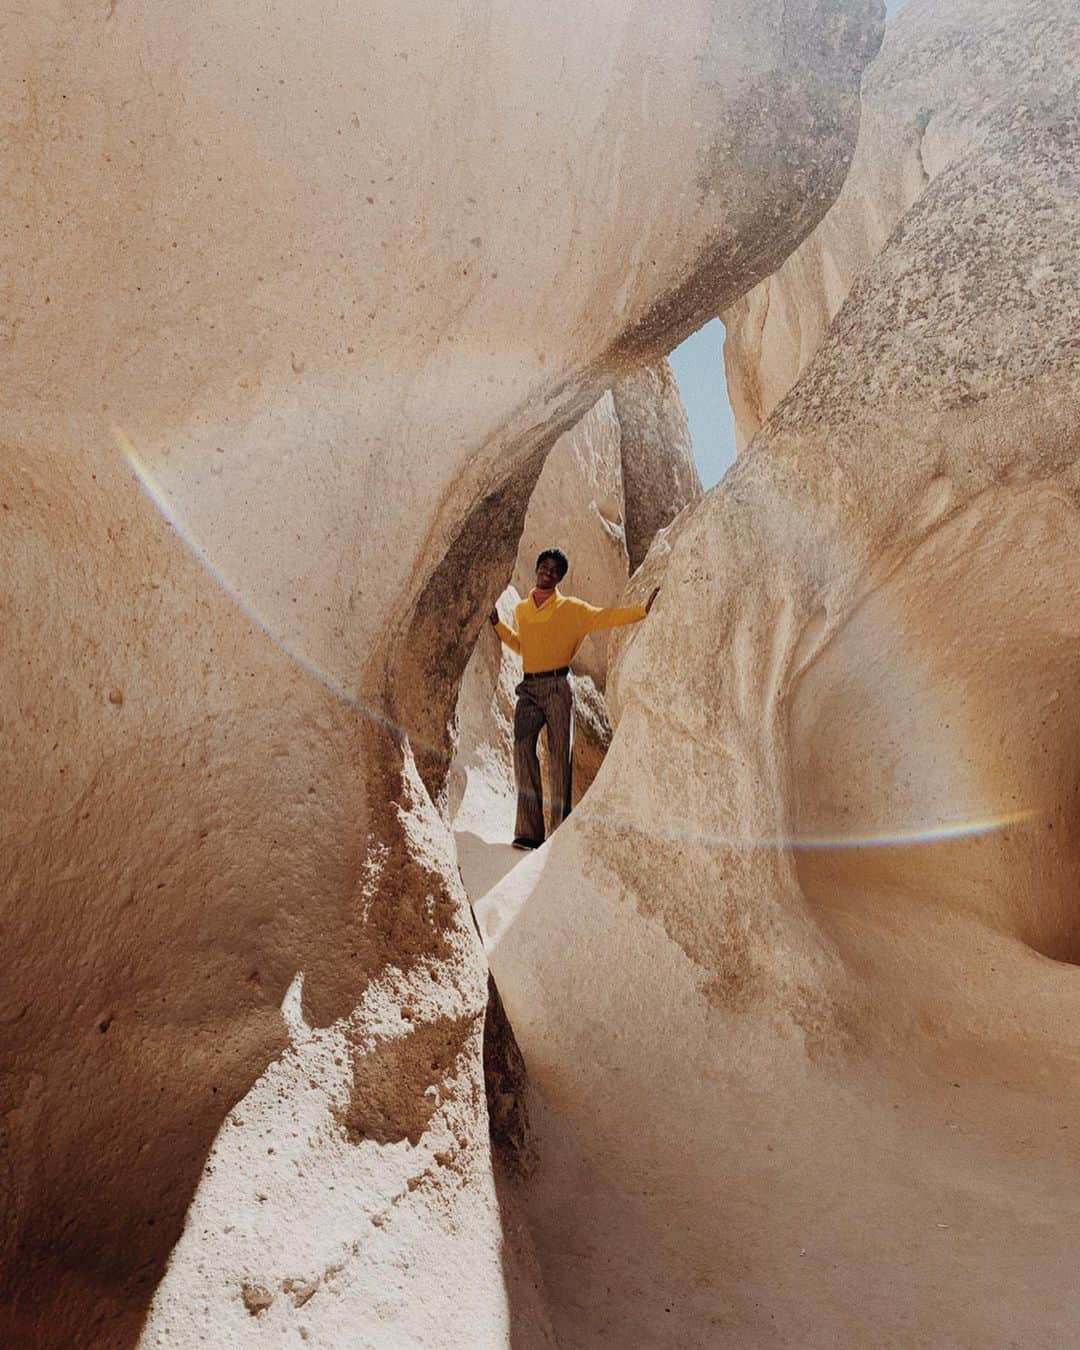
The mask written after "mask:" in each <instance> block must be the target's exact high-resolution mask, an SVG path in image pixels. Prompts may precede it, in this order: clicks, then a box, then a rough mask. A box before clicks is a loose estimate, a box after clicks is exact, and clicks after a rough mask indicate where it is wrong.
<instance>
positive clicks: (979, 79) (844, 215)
mask: <svg viewBox="0 0 1080 1350" xmlns="http://www.w3.org/2000/svg"><path fill="white" fill-rule="evenodd" d="M983 12H984V7H983V6H982V5H980V4H978V3H975V4H974V5H972V4H967V3H963V2H962V3H959V4H957V5H954V6H952V7H951V8H950V9H949V10H946V9H945V8H944V7H942V6H941V5H939V4H936V3H935V0H908V3H906V4H905V5H904V6H903V8H902V9H900V10H899V11H897V12H896V13H895V14H893V15H892V16H891V17H890V19H889V21H888V24H887V25H886V29H885V40H884V42H883V44H882V49H881V52H880V54H879V56H878V58H877V59H876V60H875V61H874V62H873V64H872V65H871V66H870V67H869V68H868V70H867V72H866V75H865V77H864V79H863V115H862V120H861V123H860V127H859V143H858V146H857V147H856V151H855V157H854V159H853V160H852V164H851V171H850V173H849V174H848V177H847V179H846V181H845V183H844V186H843V188H842V190H841V192H840V196H839V197H838V198H837V200H836V203H835V204H834V205H833V206H832V208H831V209H830V210H829V212H828V213H827V214H826V216H825V219H824V220H823V221H822V222H821V224H820V225H819V226H818V227H817V229H815V230H814V231H813V233H812V234H811V235H810V237H809V238H808V239H807V240H806V241H805V242H804V243H803V244H802V245H801V246H800V247H799V248H798V249H797V250H796V251H795V252H794V253H793V254H792V255H791V257H790V258H788V260H787V261H786V262H785V263H784V265H783V266H782V267H781V268H780V269H779V270H778V271H777V272H775V273H774V274H773V275H772V276H770V277H767V278H766V279H765V280H764V281H763V282H761V283H760V284H759V285H757V286H755V287H753V288H752V289H751V290H750V291H748V292H747V293H746V294H745V295H744V296H742V297H741V298H740V299H739V300H737V301H736V302H735V304H733V305H732V306H730V307H729V308H727V309H725V310H723V311H722V312H721V315H720V317H721V319H722V320H723V322H724V325H725V328H726V331H727V336H726V339H725V342H724V366H725V371H726V376H727V387H728V394H729V397H730V399H731V405H732V410H733V412H734V415H735V431H736V441H737V445H738V448H739V450H740V451H742V450H743V449H745V447H746V446H747V444H748V443H749V442H750V440H751V439H752V438H753V436H754V435H755V434H756V432H757V431H758V429H759V428H760V426H761V425H762V423H763V422H764V421H765V419H766V418H767V417H768V415H769V413H770V412H771V411H772V409H773V408H775V407H776V405H777V404H778V403H779V402H780V401H781V400H782V399H783V398H784V396H785V395H786V394H787V393H788V391H789V390H790V389H791V387H792V385H793V384H794V383H795V381H796V379H797V378H798V377H799V375H800V374H801V373H802V372H803V371H804V370H805V369H806V367H807V366H808V365H809V363H810V361H811V359H812V358H813V356H814V353H815V352H816V351H817V349H818V347H819V345H820V344H821V341H822V339H823V337H824V335H825V332H826V330H827V329H828V326H829V324H830V323H831V322H832V319H833V318H834V316H835V315H836V314H837V312H838V311H839V309H840V306H841V305H842V304H843V303H844V300H845V299H846V298H847V295H848V293H849V291H850V290H851V286H852V283H853V282H854V281H855V279H856V277H857V276H858V275H859V273H860V272H861V271H862V270H863V268H864V267H866V266H867V264H868V263H870V262H871V261H872V260H873V259H874V258H875V257H876V256H877V255H878V253H879V252H880V251H881V248H882V246H883V245H884V243H885V241H886V239H888V237H889V235H890V234H891V233H892V231H893V229H894V228H895V226H896V224H897V222H898V221H899V220H900V218H901V216H902V215H903V214H904V212H905V211H907V210H908V208H909V207H910V206H911V205H912V203H913V202H915V201H916V200H917V199H918V198H919V197H920V196H921V195H922V193H923V192H924V191H925V189H926V187H927V186H928V185H929V183H930V182H931V181H932V180H933V179H934V178H935V177H937V175H938V174H940V173H942V172H943V171H944V170H945V169H946V168H948V166H949V165H950V164H952V163H953V162H955V161H956V160H957V159H958V158H959V157H961V156H962V155H963V154H964V153H965V152H966V151H967V150H968V148H969V147H970V146H971V144H972V142H973V141H976V142H977V141H978V140H979V139H980V136H981V130H980V127H981V124H982V122H983V120H984V118H985V116H986V114H987V113H988V112H989V111H990V110H991V109H993V108H994V107H995V105H999V104H1001V103H1002V102H1003V101H1007V100H1008V99H1009V98H1010V97H1011V93H1012V91H1013V89H1014V87H1015V80H1016V75H1017V71H1018V69H1020V68H1021V66H1022V63H1023V61H1024V60H1026V59H1027V58H1028V57H1030V56H1032V54H1033V46H1032V43H1030V42H1029V43H1025V45H1024V48H1023V52H1022V54H1020V53H1017V52H1015V51H1013V49H1012V48H1011V45H1010V44H1009V43H1008V42H1001V43H995V44H989V45H988V44H986V43H985V42H984V41H982V39H981V38H976V37H974V36H972V35H970V33H969V29H970V27H971V20H972V15H974V16H976V19H978V17H979V16H981V15H982V14H983ZM931 27H932V28H933V38H932V39H930V38H929V37H928V33H929V29H930V28H931ZM1049 31H1050V28H1049V27H1048V21H1046V20H1036V21H1035V33H1034V34H1033V37H1034V46H1035V47H1038V44H1039V35H1040V34H1042V35H1043V36H1044V37H1045V35H1046V34H1047V33H1048V32H1049ZM1033 59H1034V61H1035V63H1036V64H1035V65H1034V66H1033V67H1031V68H1030V69H1029V77H1033V78H1035V79H1036V80H1037V76H1036V75H1035V72H1036V71H1037V70H1038V68H1039V63H1040V62H1042V61H1043V59H1044V56H1043V54H1042V53H1041V52H1038V51H1036V52H1035V53H1034V57H1033Z"/></svg>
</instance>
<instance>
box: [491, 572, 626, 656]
mask: <svg viewBox="0 0 1080 1350" xmlns="http://www.w3.org/2000/svg"><path fill="white" fill-rule="evenodd" d="M644 617H645V606H644V605H625V606H623V607H622V608H621V609H618V608H616V609H598V608H597V606H596V605H590V604H589V603H588V602H587V601H585V600H579V599H577V597H576V596H573V595H563V593H562V592H561V591H560V590H559V589H558V587H556V589H555V594H554V595H553V596H552V597H551V598H550V599H549V600H545V601H544V603H543V604H542V605H541V606H540V607H539V609H538V608H537V607H536V605H535V604H534V603H533V598H532V596H531V595H528V596H526V597H525V599H524V600H522V601H521V603H520V604H519V605H518V606H517V608H516V609H515V610H514V623H515V625H516V626H517V632H515V631H514V629H512V628H507V626H506V624H504V623H498V624H496V625H495V631H496V633H498V635H499V637H501V638H502V640H503V642H505V643H506V645H507V646H508V647H510V648H511V649H512V650H513V651H515V652H520V653H521V661H522V665H524V667H525V674H526V675H531V674H532V673H533V672H534V671H537V670H558V669H559V667H560V666H568V665H569V664H570V662H571V661H572V660H573V659H574V653H575V652H576V651H577V649H578V647H580V646H581V642H582V639H583V638H584V637H585V636H586V635H587V634H588V633H593V632H595V631H596V630H597V629H598V628H620V627H622V625H623V624H625V623H639V622H640V621H641V620H642V619H643V618H644Z"/></svg>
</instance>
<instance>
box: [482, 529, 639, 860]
mask: <svg viewBox="0 0 1080 1350" xmlns="http://www.w3.org/2000/svg"><path fill="white" fill-rule="evenodd" d="M569 567H570V563H569V561H568V559H567V557H566V554H565V553H563V552H562V551H561V550H560V549H557V548H546V549H544V551H543V553H541V554H540V556H539V557H538V558H537V560H536V585H535V586H534V587H533V590H532V592H531V593H530V594H529V595H528V596H527V597H526V598H525V599H524V600H522V601H521V603H520V604H519V605H518V607H517V608H516V609H515V611H514V625H515V627H514V628H508V627H507V626H506V624H504V623H502V622H500V620H499V615H498V611H497V610H494V609H493V610H492V611H491V616H490V618H491V624H492V627H493V628H494V629H495V631H496V633H498V635H499V637H500V638H501V639H502V641H503V642H505V643H506V645H507V646H508V647H509V648H510V649H511V650H512V651H515V652H519V653H520V654H521V661H522V665H523V666H524V667H525V677H524V679H523V680H522V681H521V683H520V684H519V685H518V687H517V689H516V691H515V692H516V693H517V707H516V708H515V709H514V781H515V782H516V783H517V791H518V798H517V822H516V824H515V826H514V847H515V848H523V849H527V848H539V847H540V845H541V844H542V843H543V842H544V793H543V787H542V785H541V781H540V761H539V760H538V759H537V757H536V742H537V740H538V738H539V736H540V729H541V727H543V726H545V725H546V726H547V748H548V764H549V768H550V774H549V777H550V780H551V781H550V784H549V786H550V788H551V798H552V801H551V828H552V829H553V830H554V829H555V828H556V827H557V826H558V825H560V824H562V822H563V821H564V820H565V819H566V817H567V816H568V815H569V814H570V759H571V756H572V754H573V749H574V695H573V692H572V690H571V688H570V682H569V680H568V679H567V678H566V677H567V676H568V675H569V673H570V662H571V661H572V660H573V658H574V653H575V652H576V651H577V649H578V647H579V646H580V645H581V641H582V639H583V638H584V637H585V636H586V634H588V633H594V632H596V631H597V629H601V628H619V627H621V626H622V625H623V624H628V623H640V621H641V620H642V619H643V618H644V617H645V615H646V614H648V612H649V610H650V609H651V608H652V603H653V601H654V600H655V599H656V596H657V593H658V591H659V589H660V588H659V587H657V588H656V590H654V591H653V593H652V595H650V596H649V598H648V600H646V601H645V603H644V604H643V605H626V606H625V607H624V608H622V609H598V608H597V607H596V606H595V605H590V604H588V603H586V601H584V600H578V599H577V598H576V597H575V596H572V595H563V593H562V592H561V591H560V590H559V588H558V584H559V582H560V581H561V580H562V579H563V577H564V576H566V573H567V571H568V570H569Z"/></svg>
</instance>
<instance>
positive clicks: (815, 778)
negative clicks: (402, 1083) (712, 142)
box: [479, 0, 1080, 1350]
mask: <svg viewBox="0 0 1080 1350" xmlns="http://www.w3.org/2000/svg"><path fill="white" fill-rule="evenodd" d="M900 22H903V23H905V24H906V28H905V37H906V45H905V46H904V48H903V51H902V52H901V51H899V49H898V47H897V46H893V47H892V49H891V53H892V54H891V58H890V62H891V63H894V64H890V62H887V61H886V58H885V57H884V56H883V57H882V59H881V64H880V66H879V67H878V68H877V69H876V70H875V72H874V76H873V79H874V80H876V81H880V82H881V84H882V85H883V86H885V85H888V84H889V83H890V82H892V81H899V79H900V76H901V74H902V73H904V72H912V73H916V72H917V74H918V80H917V82H916V89H915V93H914V96H913V102H912V104H911V105H909V106H903V104H901V105H900V106H899V107H898V108H897V111H896V116H897V117H898V118H899V126H900V128H901V129H902V130H901V131H899V132H897V133H896V136H897V140H902V139H903V137H904V136H907V135H908V134H909V131H910V128H911V127H912V126H913V124H914V121H915V118H916V117H917V116H919V115H920V114H922V113H923V112H924V111H925V110H926V107H927V102H926V94H925V91H927V90H934V91H935V97H934V101H933V104H932V109H931V111H932V116H931V120H930V124H929V125H930V127H933V125H934V121H935V119H938V120H939V121H940V122H942V123H943V124H946V125H950V126H951V127H952V130H951V132H950V138H949V143H950V144H952V145H953V146H955V147H963V148H962V149H959V148H958V149H957V151H956V153H955V154H952V155H951V156H950V157H948V158H947V161H942V162H940V163H939V164H938V166H937V168H936V170H935V171H934V172H933V173H932V174H931V175H930V181H929V182H928V183H927V185H926V187H925V190H924V191H923V192H922V193H921V195H919V196H918V198H917V200H915V201H914V202H913V203H912V205H911V206H910V207H909V208H908V209H907V210H906V212H905V213H904V214H903V216H902V217H901V218H900V220H899V221H898V222H896V224H895V226H894V228H892V229H891V231H890V232H889V235H888V238H887V240H886V241H885V242H884V244H883V246H882V248H881V251H880V253H879V254H878V255H877V256H876V257H875V258H874V259H872V260H871V261H869V262H868V263H867V264H866V265H865V266H863V268H862V270H861V272H860V274H859V276H858V279H857V281H856V283H855V284H854V286H853V287H852V289H851V291H850V293H849V294H848V296H847V299H846V302H845V303H844V305H843V307H842V309H841V310H840V311H839V313H838V314H837V316H836V317H835V319H834V320H833V322H832V324H831V326H830V327H829V329H828V331H827V333H826V334H825V336H824V339H823V341H822V342H821V343H820V345H819V346H818V349H817V351H816V354H815V355H814V357H813V360H812V361H811V363H810V365H809V367H808V368H807V369H806V371H805V372H804V373H803V375H802V377H801V378H800V379H799V381H798V382H797V383H796V385H795V386H794V388H793V389H792V390H791V392H790V393H789V394H788V396H787V397H786V398H785V399H784V400H783V401H782V402H781V403H780V404H779V406H778V407H777V408H776V409H775V410H774V411H773V413H772V416H771V418H770V419H769V420H768V421H767V422H766V424H765V425H764V427H763V428H762V429H761V431H760V432H759V433H758V435H757V438H756V440H755V441H754V443H753V445H752V446H751V448H750V449H749V450H748V451H747V452H746V453H745V454H744V455H743V456H742V457H741V458H740V460H739V462H738V463H737V464H736V465H735V467H734V468H733V469H732V470H731V471H730V472H729V473H728V474H727V476H726V477H725V479H724V481H723V483H722V484H720V485H719V486H718V487H717V488H716V489H714V490H713V491H712V492H711V493H709V494H708V495H707V496H706V497H705V499H704V500H703V501H702V502H701V503H699V505H698V506H697V507H696V508H695V509H693V510H692V511H691V512H689V513H687V515H686V516H684V517H683V518H681V519H680V521H679V522H677V523H676V525H675V526H673V527H672V529H670V530H669V531H668V532H667V533H666V535H665V538H664V540H663V548H664V549H665V550H668V554H667V560H666V564H665V570H664V587H663V590H662V592H661V595H660V598H659V600H658V601H657V604H656V606H655V608H654V610H653V612H652V614H651V615H650V617H649V619H648V621H647V622H646V623H644V624H642V625H640V626H639V628H637V629H636V630H634V631H633V632H632V633H631V634H629V635H628V636H627V637H626V639H625V641H624V642H623V644H622V647H621V654H618V655H616V654H614V653H613V662H614V664H613V668H612V671H611V674H610V677H609V685H608V692H609V699H610V700H611V701H613V702H614V704H615V705H616V706H617V707H618V708H619V710H620V716H619V721H618V726H617V730H616V733H615V737H614V740H613V743H612V746H611V749H610V751H609V753H608V756H607V758H606V760H605V762H604V765H603V767H602V769H601V771H600V773H599V775H598V777H597V779H596V782H595V783H594V784H593V787H592V789H591V791H590V795H589V799H588V802H587V803H585V804H584V805H583V808H582V809H581V810H580V811H579V812H577V813H576V814H575V815H574V816H572V817H571V818H570V820H569V821H568V823H567V824H566V826H565V827H564V828H563V829H561V830H560V831H559V832H558V834H557V835H556V836H555V838H554V839H553V840H552V842H551V843H550V845H549V846H548V847H547V848H546V849H544V850H542V851H541V852H540V853H538V854H536V855H534V856H533V857H530V858H529V859H528V861H527V862H526V863H525V864H524V865H523V866H522V867H521V868H519V869H517V870H515V872H514V873H512V874H511V875H510V876H509V877H507V878H506V880H505V881H504V882H503V883H501V884H500V885H499V886H497V887H496V888H494V890H493V891H492V892H491V893H490V894H489V895H488V896H487V898H486V899H485V900H484V901H483V902H482V904H481V906H480V911H479V913H480V920H481V925H482V928H483V930H484V933H485V939H486V943H487V946H488V951H489V956H490V960H491V964H492V968H493V971H494V974H495V977H496V979H497V981H498V984H499V988H500V991H501V993H502V997H503V1000H504V1003H505V1006H506V1009H507V1012H508V1015H509V1017H510V1019H511V1022H512V1024H513V1026H514V1028H515V1032H516V1034H517V1037H518V1041H519V1044H520V1046H521V1049H522V1052H523V1054H524V1058H525V1062H526V1065H527V1068H528V1072H529V1077H530V1082H531V1084H532V1094H531V1097H530V1101H529V1109H530V1114H531V1118H532V1121H533V1127H534V1135H535V1137H534V1146H535V1147H536V1149H537V1151H538V1155H539V1158H540V1165H539V1168H538V1171H537V1172H536V1173H535V1174H534V1175H533V1177H532V1178H531V1179H530V1180H529V1181H528V1182H527V1183H524V1184H522V1185H521V1187H520V1188H519V1189H520V1195H521V1198H522V1203H523V1204H524V1205H525V1207H526V1210H527V1212H528V1214H529V1217H530V1223H531V1228H532V1232H533V1235H534V1238H535V1242H536V1247H537V1252H538V1256H539V1259H540V1263H541V1267H542V1270H543V1275H544V1280H545V1285H546V1288H547V1291H548V1295H549V1306H550V1307H551V1308H552V1310H553V1317H554V1322H555V1330H556V1333H557V1335H558V1336H559V1339H560V1342H561V1343H563V1344H566V1345H575V1346H589V1347H591V1348H593V1350H594V1348H595V1347H597V1346H606V1345H610V1346H620V1345H625V1344H637V1345H661V1344H678V1345H681V1346H691V1347H702V1348H704V1347H706V1346H715V1345H717V1344H721V1343H722V1344H724V1345H727V1346H745V1347H754V1350H760V1347H806V1346H825V1345H845V1346H851V1345H886V1344H889V1345H904V1346H912V1347H937V1346H942V1345H950V1346H964V1347H967V1348H969V1350H991V1348H992V1347H998V1346H1002V1345H1008V1344H1022V1345H1038V1346H1046V1347H1050V1346H1054V1345H1059V1344H1062V1343H1064V1342H1072V1341H1075V1340H1076V1339H1077V1336H1078V1335H1080V1322H1078V1318H1077V1310H1076V1307H1075V1304H1074V1302H1073V1300H1072V1299H1071V1295H1070V1294H1069V1293H1068V1292H1067V1290H1068V1287H1069V1286H1068V1281H1067V1280H1065V1272H1066V1270H1067V1268H1068V1267H1069V1265H1070V1264H1071V1261H1072V1255H1073V1253H1074V1251H1075V1234H1076V1232H1077V1224H1078V1221H1080V1198H1078V1194H1077V1190H1076V1187H1075V1185H1074V1184H1073V1176H1074V1172H1075V1157H1074V1151H1075V1142H1073V1143H1070V1142H1069V1138H1070V1135H1071V1133H1072V1130H1073V1119H1074V1116H1075V1113H1076V1109H1077V1107H1078V1106H1080V1091H1078V1084H1077V1077H1076V1072H1075V1069H1076V1063H1077V1059H1078V1056H1080V1037H1078V1033H1077V1027H1078V1026H1080V1018H1078V1014H1080V986H1078V984H1077V979H1076V975H1077V971H1076V962H1077V961H1078V960H1080V925H1078V923H1077V911H1076V906H1075V877H1076V868H1077V860H1078V858H1080V819H1078V816H1077V808H1076V800H1077V795H1076V785H1077V782H1078V781H1080V714H1078V704H1077V700H1076V698H1075V690H1076V688H1077V686H1078V677H1080V658H1078V651H1080V648H1078V646H1077V641H1076V636H1077V632H1078V631H1080V609H1078V604H1077V596H1078V595H1080V564H1078V559H1080V551H1078V549H1077V543H1078V540H1080V470H1078V464H1080V368H1078V348H1077V346H1076V342H1075V335H1076V331H1077V316H1078V315H1080V293H1078V289H1077V276H1076V270H1075V244H1076V238H1077V224H1078V219H1077V202H1078V201H1080V192H1078V190H1077V189H1078V187H1080V181H1078V180H1080V163H1078V147H1080V135H1078V132H1080V125H1078V121H1077V108H1078V107H1080V97H1078V95H1080V74H1078V63H1077V53H1078V52H1080V31H1078V30H1080V14H1078V12H1077V9H1076V6H1075V5H1073V4H1072V3H1070V2H1069V0H1052V3H1045V0H1039V2H1038V3H1034V0H1008V2H1007V3H1005V4H1002V5H994V6H989V5H985V4H977V3H974V2H973V0H959V2H957V0H939V3H936V4H935V3H926V2H923V0H910V3H909V5H908V6H906V7H905V9H904V11H903V12H902V14H901V16H900V20H898V25H899V23H900ZM961 69H963V70H964V71H966V72H967V73H968V77H969V78H968V81H967V83H965V82H964V81H960V83H959V85H958V86H957V88H958V89H959V91H960V92H959V99H960V102H959V104H958V105H955V106H954V104H953V102H952V97H951V95H952V89H953V86H952V84H951V83H950V82H951V81H952V79H953V74H954V72H957V71H959V70H961ZM983 74H985V77H986V80H987V85H986V90H985V97H983V96H980V95H979V88H980V86H979V80H980V78H981V77H982V75H983ZM965 91H967V92H965ZM965 100H966V102H965ZM965 107H966V108H967V109H968V112H967V120H966V121H965V120H964V118H963V117H962V116H961V114H960V111H957V110H956V109H957V108H959V109H960V110H962V109H963V108H965ZM876 209H877V208H876V206H875V204H874V203H873V202H869V203H867V205H866V207H865V213H866V215H867V216H870V215H872V214H873V212H874V211H875V210H876ZM653 566H654V564H653V560H652V559H651V558H649V559H647V560H646V562H645V564H644V566H643V567H642V569H641V570H640V572H639V573H637V575H636V576H635V581H634V585H635V588H637V589H639V590H640V591H641V592H644V591H645V590H646V589H647V587H648V586H649V584H650V581H651V580H652V577H651V575H650V574H651V573H652V569H653ZM675 654H677V658H676V656H675Z"/></svg>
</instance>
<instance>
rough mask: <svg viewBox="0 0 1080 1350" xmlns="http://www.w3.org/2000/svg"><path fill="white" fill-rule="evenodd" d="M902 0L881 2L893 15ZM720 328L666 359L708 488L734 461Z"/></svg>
mask: <svg viewBox="0 0 1080 1350" xmlns="http://www.w3.org/2000/svg"><path fill="white" fill-rule="evenodd" d="M903 2H904V0H885V9H886V11H887V13H889V14H894V13H895V12H896V11H897V10H898V9H899V8H900V6H901V5H902V4H903ZM723 347H724V325H723V324H722V323H721V322H720V320H719V319H712V320H710V322H709V323H707V324H706V325H705V327H704V328H699V329H698V331H697V332H696V333H692V334H691V335H690V337H688V338H687V339H686V341H685V342H684V343H682V344H681V346H678V347H676V348H675V350H674V351H673V352H672V353H671V355H670V356H669V357H668V360H669V361H670V362H671V368H672V370H673V371H674V372H675V378H676V380H677V381H678V383H679V392H680V393H681V394H682V400H683V403H684V404H685V406H686V416H687V418H688V419H689V422H690V437H691V440H692V441H693V443H694V459H695V460H696V461H697V466H698V473H699V474H700V475H701V481H702V484H703V485H704V486H705V487H706V488H711V487H712V486H713V484H714V483H717V482H719V480H720V479H721V478H722V477H723V475H724V471H725V470H726V469H727V468H728V467H729V466H730V465H731V464H733V463H734V462H735V423H734V419H733V418H732V415H731V404H730V403H729V402H728V396H727V386H726V385H725V383H724V356H723Z"/></svg>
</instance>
